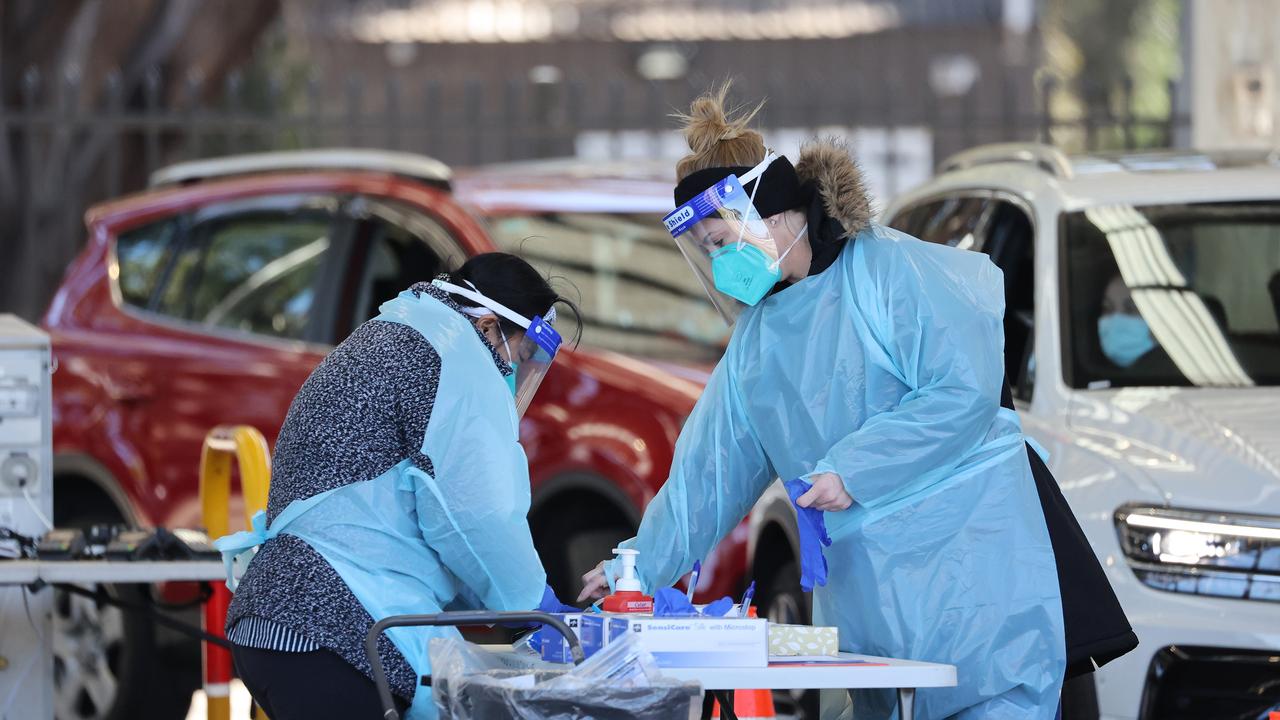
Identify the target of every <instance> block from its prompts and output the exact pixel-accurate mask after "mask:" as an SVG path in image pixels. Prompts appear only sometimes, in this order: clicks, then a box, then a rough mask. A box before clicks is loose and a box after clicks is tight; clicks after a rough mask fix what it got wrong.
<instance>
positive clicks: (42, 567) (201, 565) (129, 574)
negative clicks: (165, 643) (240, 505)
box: [0, 560, 227, 585]
mask: <svg viewBox="0 0 1280 720" xmlns="http://www.w3.org/2000/svg"><path fill="white" fill-rule="evenodd" d="M226 576H227V575H226V570H225V569H224V568H223V566H222V562H221V561H220V560H137V561H120V560H2V561H0V585H30V584H31V583H34V582H36V581H37V580H41V581H44V582H45V583H48V584H50V585H53V584H55V583H156V582H170V581H183V580H222V579H223V578H225V577H226Z"/></svg>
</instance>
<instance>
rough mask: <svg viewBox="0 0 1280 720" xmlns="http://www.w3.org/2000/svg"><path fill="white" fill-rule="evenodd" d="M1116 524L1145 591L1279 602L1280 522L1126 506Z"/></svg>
mask: <svg viewBox="0 0 1280 720" xmlns="http://www.w3.org/2000/svg"><path fill="white" fill-rule="evenodd" d="M1115 521H1116V532H1118V533H1119V535H1120V547H1121V548H1123V550H1124V554H1125V557H1126V558H1127V559H1128V561H1129V566H1130V567H1131V568H1133V572H1134V574H1136V575H1137V576H1138V579H1139V580H1141V581H1142V582H1143V583H1145V584H1146V585H1149V586H1151V587H1153V588H1157V589H1159V590H1168V591H1170V592H1184V593H1192V594H1196V595H1214V596H1218V597H1231V598H1240V599H1243V600H1271V601H1280V518H1276V517H1267V516H1262V515H1226V514H1219V513H1209V512H1201V511H1195V510H1173V509H1169V508H1153V507H1137V506H1126V507H1122V508H1120V509H1119V510H1117V511H1116V515H1115Z"/></svg>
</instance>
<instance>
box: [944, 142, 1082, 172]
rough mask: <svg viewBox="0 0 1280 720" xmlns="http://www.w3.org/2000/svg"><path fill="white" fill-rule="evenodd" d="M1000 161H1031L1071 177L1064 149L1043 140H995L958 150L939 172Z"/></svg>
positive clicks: (1028, 162)
mask: <svg viewBox="0 0 1280 720" xmlns="http://www.w3.org/2000/svg"><path fill="white" fill-rule="evenodd" d="M997 163H1027V164H1033V165H1035V166H1037V167H1039V168H1040V169H1041V170H1044V171H1045V172H1047V173H1049V174H1050V175H1053V176H1054V177H1058V178H1062V179H1064V180H1065V179H1069V178H1070V177H1071V176H1072V170H1071V161H1070V160H1068V159H1067V156H1066V155H1064V154H1063V153H1062V151H1061V150H1059V149H1057V148H1055V147H1052V146H1050V145H1045V144H1043V143H1021V142H1020V143H995V144H991V145H982V146H979V147H976V148H972V149H970V150H965V151H963V152H959V153H956V154H955V155H952V156H951V157H949V158H947V159H946V160H944V161H943V162H942V164H941V165H940V166H939V167H938V171H939V172H944V173H945V172H952V171H955V170H966V169H969V168H975V167H979V166H981V165H995V164H997Z"/></svg>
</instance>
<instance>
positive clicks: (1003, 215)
mask: <svg viewBox="0 0 1280 720" xmlns="http://www.w3.org/2000/svg"><path fill="white" fill-rule="evenodd" d="M984 212H986V214H987V216H988V220H987V221H986V222H984V223H983V225H982V227H981V228H980V229H979V232H980V233H981V237H980V239H979V240H978V241H977V243H976V244H977V246H978V247H979V248H980V249H981V251H982V252H984V253H986V254H987V255H988V256H989V257H990V258H991V260H992V262H994V263H995V264H996V265H997V266H998V267H999V268H1000V270H1001V272H1002V273H1003V275H1004V291H1005V298H1004V355H1005V358H1004V359H1005V376H1006V377H1007V378H1008V380H1009V387H1010V388H1011V389H1012V390H1013V394H1014V397H1017V398H1019V399H1023V400H1029V399H1031V392H1032V389H1033V386H1034V383H1035V376H1034V370H1035V356H1034V350H1035V348H1034V345H1035V230H1034V227H1033V225H1032V223H1031V218H1030V217H1028V216H1027V213H1026V212H1025V211H1023V210H1022V208H1020V207H1018V206H1017V205H1014V204H1013V203H1011V202H1008V201H1005V200H999V199H992V200H990V201H989V204H988V206H987V208H986V209H985V211H984Z"/></svg>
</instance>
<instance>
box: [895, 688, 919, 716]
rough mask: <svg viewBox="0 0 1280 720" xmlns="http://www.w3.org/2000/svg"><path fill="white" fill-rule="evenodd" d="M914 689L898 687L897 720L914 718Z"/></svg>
mask: <svg viewBox="0 0 1280 720" xmlns="http://www.w3.org/2000/svg"><path fill="white" fill-rule="evenodd" d="M915 717H916V689H915V688H898V720H915Z"/></svg>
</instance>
